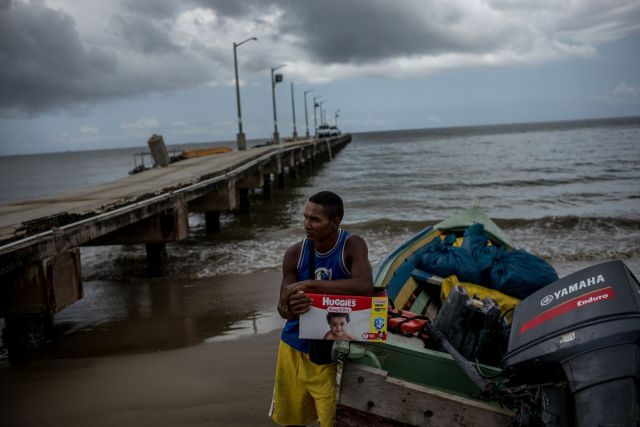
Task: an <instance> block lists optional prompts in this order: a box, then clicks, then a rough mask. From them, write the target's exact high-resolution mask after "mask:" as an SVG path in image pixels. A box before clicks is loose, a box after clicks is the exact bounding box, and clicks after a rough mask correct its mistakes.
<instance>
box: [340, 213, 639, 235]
mask: <svg viewBox="0 0 640 427" xmlns="http://www.w3.org/2000/svg"><path fill="white" fill-rule="evenodd" d="M443 219H444V218H441V219H426V220H424V221H415V220H395V219H390V218H381V219H373V220H369V221H362V222H357V223H352V224H346V225H345V228H349V229H350V230H360V231H362V230H373V231H381V232H400V231H416V232H417V231H419V230H421V229H423V228H425V227H428V226H431V225H435V224H437V223H438V222H440V221H442V220H443ZM492 220H493V221H494V222H495V223H496V225H498V227H500V228H502V229H503V230H510V229H518V228H531V227H534V228H539V229H541V230H549V229H560V230H572V229H574V230H583V229H591V228H593V227H595V228H598V229H620V228H625V229H629V230H630V231H633V232H634V234H635V233H638V231H639V230H640V217H638V218H619V217H597V216H587V217H583V216H577V215H568V216H545V217H541V218H492Z"/></svg>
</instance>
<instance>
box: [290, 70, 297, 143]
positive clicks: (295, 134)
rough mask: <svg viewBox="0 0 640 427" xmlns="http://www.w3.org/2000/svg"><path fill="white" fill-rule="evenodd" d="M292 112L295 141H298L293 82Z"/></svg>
mask: <svg viewBox="0 0 640 427" xmlns="http://www.w3.org/2000/svg"><path fill="white" fill-rule="evenodd" d="M291 111H292V112H293V135H292V136H293V139H294V140H297V139H298V131H297V130H296V103H295V101H294V98H293V82H291Z"/></svg>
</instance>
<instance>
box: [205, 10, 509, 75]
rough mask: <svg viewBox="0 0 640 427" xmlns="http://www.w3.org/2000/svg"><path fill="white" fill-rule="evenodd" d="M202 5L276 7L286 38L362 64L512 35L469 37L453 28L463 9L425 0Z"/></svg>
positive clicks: (472, 47) (319, 53) (314, 55)
mask: <svg viewBox="0 0 640 427" xmlns="http://www.w3.org/2000/svg"><path fill="white" fill-rule="evenodd" d="M199 3H200V4H201V5H203V6H206V7H210V8H212V9H213V10H215V11H216V12H217V13H219V14H220V15H221V16H222V17H224V16H227V15H228V16H231V17H235V16H237V14H238V13H247V12H249V13H250V12H251V11H256V10H262V11H264V12H267V11H269V8H273V7H275V8H277V9H279V10H281V11H283V13H284V17H283V19H282V26H281V27H280V28H279V31H280V33H279V34H280V36H285V35H290V36H291V35H293V36H295V39H296V40H297V43H298V45H299V47H301V48H302V49H304V50H305V51H306V52H307V53H308V56H309V58H310V59H311V60H314V61H318V62H329V63H358V62H367V61H380V60H384V59H385V58H393V57H399V56H412V55H425V54H439V53H443V52H483V51H487V50H489V49H492V48H495V46H496V45H499V44H500V43H501V42H502V41H503V40H506V36H507V35H506V34H505V33H504V31H491V30H489V29H485V31H483V32H476V33H475V34H472V33H471V32H469V33H468V35H465V33H461V32H460V31H459V30H457V31H456V30H453V28H452V27H453V26H456V25H458V24H460V21H461V17H462V15H463V11H456V10H455V8H454V7H453V6H450V7H447V8H443V7H441V6H440V7H439V6H437V5H434V4H433V3H431V2H423V1H403V2H401V3H396V2H390V1H383V0H351V1H348V2H345V1H341V0H325V1H301V0H275V1H262V0H254V1H253V2H251V1H242V2H230V1H226V0H225V1H220V0H200V1H199ZM230 3H233V4H234V5H235V3H242V6H239V5H237V6H230ZM240 8H242V9H240ZM276 37H278V36H276Z"/></svg>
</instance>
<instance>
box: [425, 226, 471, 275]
mask: <svg viewBox="0 0 640 427" xmlns="http://www.w3.org/2000/svg"><path fill="white" fill-rule="evenodd" d="M455 240H456V237H455V235H453V234H451V235H449V236H447V237H446V238H445V240H444V241H442V240H440V239H433V241H431V243H429V245H428V246H427V248H426V252H425V254H424V255H423V256H422V260H421V261H422V263H421V267H422V269H423V270H425V271H428V272H430V273H433V274H436V275H438V276H442V277H448V276H451V275H454V274H455V275H456V276H458V279H460V280H461V281H463V282H471V283H478V281H479V280H480V272H479V270H478V265H477V263H476V261H475V260H474V259H473V257H472V256H471V254H469V252H467V251H466V250H465V249H463V248H457V247H455V246H453V242H455Z"/></svg>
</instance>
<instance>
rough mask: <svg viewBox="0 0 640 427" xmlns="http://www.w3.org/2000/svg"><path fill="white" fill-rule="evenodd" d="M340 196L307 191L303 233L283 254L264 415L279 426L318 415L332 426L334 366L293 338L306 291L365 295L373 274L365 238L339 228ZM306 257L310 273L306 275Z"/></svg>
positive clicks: (304, 306)
mask: <svg viewBox="0 0 640 427" xmlns="http://www.w3.org/2000/svg"><path fill="white" fill-rule="evenodd" d="M343 215H344V207H343V204H342V199H340V197H339V196H338V195H337V194H335V193H332V192H330V191H321V192H319V193H317V194H314V195H313V196H311V197H310V198H309V200H308V202H307V204H306V205H305V208H304V230H305V234H306V238H305V239H304V240H303V241H301V242H298V243H295V244H294V245H292V246H291V247H289V249H287V251H286V252H285V255H284V261H283V266H282V284H281V286H280V300H279V302H278V313H280V316H282V317H283V318H284V319H287V322H286V324H285V326H284V329H283V330H282V335H281V340H280V347H279V350H278V363H277V367H276V380H275V387H274V396H273V402H272V404H271V411H270V414H269V415H270V416H271V419H272V420H273V421H275V422H276V423H278V424H283V425H305V424H310V423H312V422H314V421H316V420H319V422H320V426H321V427H328V426H331V425H333V418H334V414H335V405H336V394H335V392H336V390H335V379H336V365H335V363H330V364H324V365H318V364H315V363H314V362H312V361H311V360H310V358H309V348H310V345H309V340H305V339H300V338H298V333H299V322H298V318H299V316H300V315H301V314H303V313H305V312H307V311H309V309H310V307H311V300H310V299H309V297H308V296H307V295H306V292H315V293H326V294H341V295H371V293H372V291H373V276H372V273H371V265H370V264H369V259H368V248H367V244H366V243H365V241H364V240H363V239H362V238H361V237H359V236H356V235H354V234H351V233H349V232H348V231H345V230H342V229H341V228H340V222H341V221H342V217H343ZM310 256H313V257H314V261H313V262H314V265H315V272H314V273H315V274H314V276H315V277H309V261H310Z"/></svg>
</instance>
